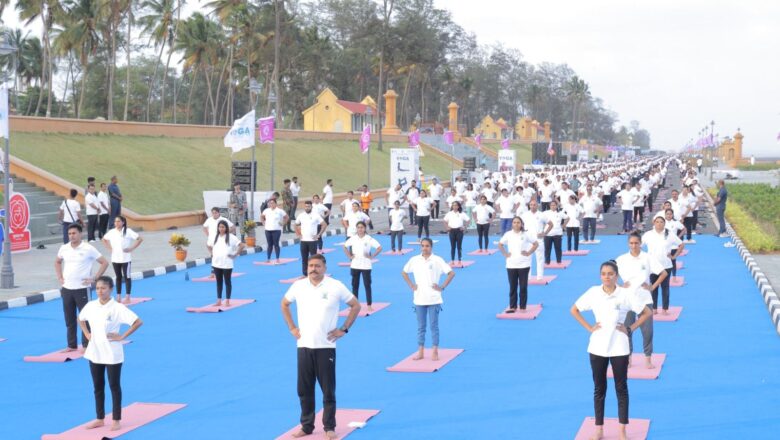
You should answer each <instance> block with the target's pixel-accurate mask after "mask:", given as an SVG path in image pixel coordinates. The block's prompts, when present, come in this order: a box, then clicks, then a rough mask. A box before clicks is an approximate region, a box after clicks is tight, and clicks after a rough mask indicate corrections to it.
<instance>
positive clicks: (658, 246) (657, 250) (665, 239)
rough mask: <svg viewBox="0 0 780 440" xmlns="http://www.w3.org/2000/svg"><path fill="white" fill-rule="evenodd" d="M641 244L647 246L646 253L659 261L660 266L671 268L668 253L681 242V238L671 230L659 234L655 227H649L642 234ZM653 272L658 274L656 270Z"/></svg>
mask: <svg viewBox="0 0 780 440" xmlns="http://www.w3.org/2000/svg"><path fill="white" fill-rule="evenodd" d="M642 244H643V245H646V246H647V253H648V254H650V256H651V257H653V258H655V259H656V260H657V261H658V262H659V263H661V266H663V267H664V268H670V269H671V267H672V259H671V258H669V253H671V252H672V250H674V249H677V247H678V246H680V244H682V240H680V237H678V236H677V235H675V234H672V233H671V232H669V233H668V234H664V233H663V232H661V233H660V234H659V233H658V232H656V231H655V229H651V230H649V231H647V232H645V233H644V234H642ZM659 272H660V271H659ZM653 273H654V274H656V275H658V272H653ZM670 276H671V275H670Z"/></svg>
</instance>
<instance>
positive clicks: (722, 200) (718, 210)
mask: <svg viewBox="0 0 780 440" xmlns="http://www.w3.org/2000/svg"><path fill="white" fill-rule="evenodd" d="M728 197H729V193H728V191H726V182H724V181H723V179H721V180H718V195H717V196H715V203H714V204H715V214H716V215H717V216H718V224H719V225H720V229H718V236H720V237H728V234H727V233H726V217H725V216H726V200H727V199H728Z"/></svg>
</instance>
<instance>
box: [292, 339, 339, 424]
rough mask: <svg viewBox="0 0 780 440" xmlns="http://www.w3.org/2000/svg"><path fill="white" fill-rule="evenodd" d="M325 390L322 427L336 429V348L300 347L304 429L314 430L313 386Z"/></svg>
mask: <svg viewBox="0 0 780 440" xmlns="http://www.w3.org/2000/svg"><path fill="white" fill-rule="evenodd" d="M316 382H319V383H320V390H322V405H323V411H322V426H323V428H325V431H334V430H335V429H336V349H335V348H302V347H299V348H298V399H300V401H301V429H302V430H303V432H305V433H307V434H311V433H312V431H314V385H315V383H316Z"/></svg>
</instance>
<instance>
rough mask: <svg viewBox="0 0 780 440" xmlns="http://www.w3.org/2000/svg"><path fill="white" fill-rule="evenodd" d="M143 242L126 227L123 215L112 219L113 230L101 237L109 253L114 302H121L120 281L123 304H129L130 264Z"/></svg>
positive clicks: (130, 285) (131, 282) (131, 281)
mask: <svg viewBox="0 0 780 440" xmlns="http://www.w3.org/2000/svg"><path fill="white" fill-rule="evenodd" d="M142 241H144V239H143V238H141V236H139V235H138V234H137V233H136V232H135V231H133V230H132V229H130V228H128V227H127V219H126V218H125V216H123V215H118V216H116V217H115V218H114V229H112V230H110V231H108V233H106V235H105V237H103V244H105V245H106V247H107V248H108V252H110V253H111V265H112V266H114V276H115V277H116V300H117V302H122V281H123V280H124V283H125V287H126V289H125V303H127V304H130V293H131V292H130V290H131V288H132V287H133V280H132V279H130V262H131V261H132V259H133V254H132V253H131V252H133V251H134V250H135V249H136V248H137V247H138V246H140V245H141V242H142Z"/></svg>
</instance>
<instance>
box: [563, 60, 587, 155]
mask: <svg viewBox="0 0 780 440" xmlns="http://www.w3.org/2000/svg"><path fill="white" fill-rule="evenodd" d="M566 97H567V98H569V101H570V102H571V105H572V109H571V135H572V141H574V142H576V141H577V123H578V121H577V112H578V111H579V107H580V104H582V103H583V102H584V101H586V100H589V99H590V97H591V95H590V87H589V86H588V83H586V82H585V80H583V79H581V78H580V77H578V76H577V75H574V76H573V77H572V78H571V79H570V80H569V81H567V82H566ZM580 135H581V133H580Z"/></svg>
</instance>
